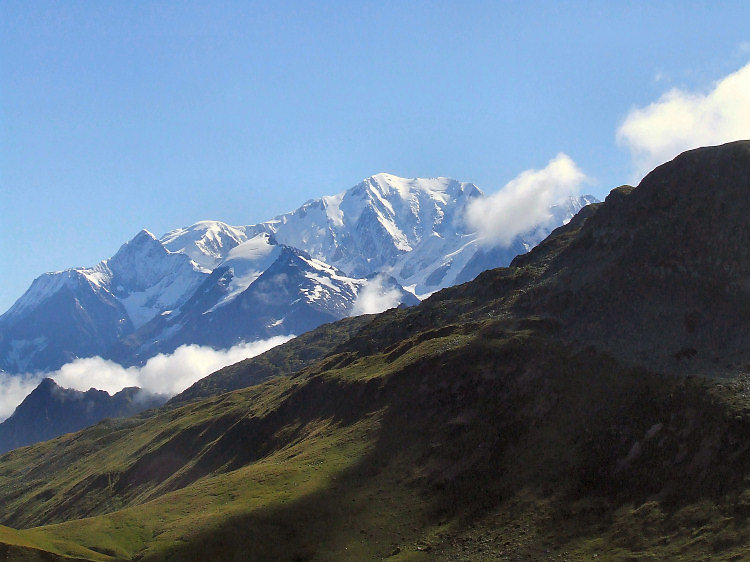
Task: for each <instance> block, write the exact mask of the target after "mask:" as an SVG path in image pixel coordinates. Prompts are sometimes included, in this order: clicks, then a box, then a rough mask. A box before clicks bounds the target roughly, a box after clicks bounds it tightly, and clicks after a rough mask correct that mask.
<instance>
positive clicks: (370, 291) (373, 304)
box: [352, 275, 401, 316]
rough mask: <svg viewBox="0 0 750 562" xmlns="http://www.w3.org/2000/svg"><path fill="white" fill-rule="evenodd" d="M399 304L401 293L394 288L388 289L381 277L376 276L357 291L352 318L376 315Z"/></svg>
mask: <svg viewBox="0 0 750 562" xmlns="http://www.w3.org/2000/svg"><path fill="white" fill-rule="evenodd" d="M400 302H401V292H400V291H399V290H398V289H397V288H396V287H388V286H387V285H386V284H385V279H384V277H383V276H382V275H376V276H375V277H373V278H372V279H371V280H370V282H369V283H367V285H365V286H364V287H362V289H361V290H360V291H359V294H358V295H357V300H355V301H354V306H353V307H352V316H359V315H360V314H377V313H379V312H383V311H384V310H388V309H389V308H393V307H394V306H398V305H399V303H400Z"/></svg>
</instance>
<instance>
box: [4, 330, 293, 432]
mask: <svg viewBox="0 0 750 562" xmlns="http://www.w3.org/2000/svg"><path fill="white" fill-rule="evenodd" d="M292 337H293V336H276V337H273V338H269V339H267V340H260V341H255V342H249V343H240V344H238V345H235V346H234V347H231V348H230V349H221V350H216V349H213V348H211V347H205V346H200V345H195V344H191V345H183V346H180V347H178V348H177V349H176V350H175V351H174V352H173V353H169V354H164V353H160V354H159V355H156V356H155V357H152V358H151V359H149V360H148V361H146V364H145V365H143V366H142V367H123V366H122V365H119V364H118V363H115V362H113V361H109V360H107V359H102V358H101V357H87V358H85V359H76V360H75V361H73V362H71V363H67V364H65V365H63V366H62V367H61V368H60V369H59V370H57V371H54V372H52V373H35V374H23V375H10V374H7V373H0V421H2V420H3V419H5V418H7V417H8V416H10V415H11V414H12V413H13V410H14V409H15V408H16V406H18V404H20V403H21V402H22V401H23V399H24V398H25V397H26V396H27V395H28V394H29V392H31V391H32V390H33V389H34V388H35V387H36V386H37V385H38V384H39V382H40V381H41V380H42V379H43V378H44V377H49V378H51V379H54V380H55V382H56V383H57V384H59V385H60V386H62V387H65V388H75V389H76V390H82V391H85V390H88V389H89V388H97V389H99V390H106V391H107V392H109V393H110V394H114V393H115V392H118V391H120V390H122V389H123V388H125V387H129V386H139V387H141V388H143V389H145V390H147V391H149V392H153V393H156V394H166V395H170V396H172V395H174V394H177V393H179V392H182V391H183V390H185V389H186V388H187V387H189V386H190V385H191V384H193V383H194V382H196V381H198V380H200V379H202V378H203V377H205V376H206V375H208V374H210V373H213V372H214V371H216V370H218V369H221V368H222V367H225V366H227V365H231V364H233V363H237V362H238V361H242V360H243V359H247V358H248V357H254V356H256V355H259V354H261V353H263V352H265V351H268V350H269V349H271V348H272V347H276V346H277V345H280V344H282V343H284V342H286V341H289V340H290V339H291V338H292Z"/></svg>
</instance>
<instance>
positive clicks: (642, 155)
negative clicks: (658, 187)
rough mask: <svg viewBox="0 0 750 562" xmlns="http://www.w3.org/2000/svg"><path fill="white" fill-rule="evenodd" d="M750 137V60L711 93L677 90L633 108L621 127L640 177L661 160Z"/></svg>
mask: <svg viewBox="0 0 750 562" xmlns="http://www.w3.org/2000/svg"><path fill="white" fill-rule="evenodd" d="M748 138H750V63H748V64H747V65H745V66H744V67H742V68H741V69H740V70H738V71H737V72H735V73H733V74H730V75H729V76H726V77H725V78H723V79H721V80H719V81H718V82H717V83H716V84H715V85H714V87H713V89H712V90H711V91H709V92H708V93H706V94H700V93H692V92H687V91H684V90H680V89H677V88H675V89H673V90H670V91H669V92H667V93H665V94H664V95H662V96H661V97H660V98H659V99H658V100H657V101H655V102H654V103H652V104H650V105H648V106H646V107H643V108H634V109H632V110H630V112H629V113H628V115H627V116H626V117H625V121H624V122H623V123H622V125H620V127H619V129H618V130H617V141H618V143H620V144H621V145H623V146H626V147H627V148H628V149H629V150H630V153H631V156H632V158H633V164H634V166H635V177H634V181H638V180H640V179H641V178H643V176H644V175H645V174H647V173H648V172H650V171H651V170H652V169H653V168H655V167H656V166H658V165H659V164H663V163H664V162H666V161H668V160H671V159H672V158H674V157H675V156H677V155H678V154H679V153H681V152H684V151H685V150H689V149H691V148H698V147H699V146H707V145H715V144H722V143H725V142H729V141H733V140H740V139H748Z"/></svg>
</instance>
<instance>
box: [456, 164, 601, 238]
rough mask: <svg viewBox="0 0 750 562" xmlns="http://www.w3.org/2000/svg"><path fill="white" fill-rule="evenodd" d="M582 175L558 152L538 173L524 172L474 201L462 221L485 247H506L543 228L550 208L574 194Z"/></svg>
mask: <svg viewBox="0 0 750 562" xmlns="http://www.w3.org/2000/svg"><path fill="white" fill-rule="evenodd" d="M586 180H587V178H586V175H585V174H584V173H583V172H582V171H581V170H580V169H579V168H578V166H577V165H576V163H575V162H574V161H573V160H572V159H571V158H570V156H568V155H567V154H564V153H562V152H561V153H560V154H558V155H557V156H555V157H554V158H553V159H552V160H550V161H549V163H548V164H547V166H546V167H544V168H542V169H541V170H526V171H525V172H522V173H520V174H519V175H518V176H516V177H515V178H514V179H513V180H511V181H510V182H508V183H507V184H506V185H505V186H504V187H503V188H502V189H500V191H498V192H496V193H494V194H492V195H489V196H487V197H485V198H477V199H475V200H474V201H473V202H472V203H471V204H470V205H469V207H468V208H467V211H466V217H465V220H466V221H467V223H468V224H469V226H470V227H472V228H474V229H475V230H476V231H477V233H478V234H479V236H480V238H481V239H482V241H483V242H484V243H485V244H487V245H489V246H508V245H510V243H511V242H512V241H513V239H514V238H515V237H516V236H518V235H520V234H524V233H527V232H529V231H530V230H533V229H536V228H538V227H540V226H545V225H547V224H549V223H550V221H551V220H552V219H553V216H552V214H551V212H550V207H552V206H553V205H557V204H560V203H562V202H563V201H565V200H566V199H567V198H568V197H570V196H573V195H577V194H578V193H579V192H580V188H581V185H582V184H583V183H584V182H585V181H586Z"/></svg>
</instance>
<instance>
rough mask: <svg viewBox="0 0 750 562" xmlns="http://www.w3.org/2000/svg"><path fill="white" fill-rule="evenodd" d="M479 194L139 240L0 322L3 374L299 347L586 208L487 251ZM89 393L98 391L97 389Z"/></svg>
mask: <svg viewBox="0 0 750 562" xmlns="http://www.w3.org/2000/svg"><path fill="white" fill-rule="evenodd" d="M483 197H484V195H483V193H482V192H481V191H480V190H479V188H477V187H476V186H475V185H473V184H470V183H464V182H459V181H455V180H452V179H448V178H434V179H419V178H418V179H404V178H399V177H396V176H393V175H389V174H378V175H375V176H372V177H370V178H367V179H366V180H364V181H363V182H361V183H360V184H358V185H356V186H355V187H353V188H351V189H349V190H348V191H345V192H343V193H340V194H339V195H335V196H326V197H322V198H320V199H317V200H312V201H309V202H307V203H305V204H304V205H302V206H301V207H300V208H299V209H297V210H295V211H293V212H291V213H287V214H285V215H280V216H278V217H276V218H274V219H272V220H269V221H266V222H263V223H259V224H255V225H249V226H239V227H233V226H229V225H227V224H224V223H222V222H218V221H204V222H199V223H196V224H194V225H192V226H190V227H187V228H180V229H176V230H173V231H171V232H168V233H167V234H165V235H164V236H163V237H161V238H160V239H157V238H156V237H155V236H154V235H152V234H151V233H150V232H148V231H146V230H143V231H141V232H139V233H138V234H137V235H136V236H135V237H134V238H133V239H132V240H130V241H129V242H127V243H126V244H124V245H123V246H122V247H121V248H120V249H119V250H118V252H117V253H116V254H115V255H114V256H112V257H111V258H109V259H107V260H104V261H102V262H100V263H99V264H97V265H95V266H94V267H90V268H75V269H69V270H65V271H61V272H55V273H47V274H44V275H42V276H40V277H38V278H37V279H36V280H35V281H34V282H33V283H32V285H31V287H30V288H29V289H28V290H27V291H26V293H25V294H24V295H23V296H21V297H20V298H19V299H18V300H17V301H16V303H15V304H14V305H13V306H12V307H11V308H10V309H9V310H8V311H7V312H6V313H5V314H3V315H2V316H0V369H2V370H5V371H6V372H9V373H23V372H35V371H43V372H50V371H53V370H55V369H58V368H59V367H60V366H62V365H63V364H65V363H68V362H70V361H72V360H74V359H76V358H79V357H91V356H101V357H104V358H108V359H113V360H115V361H117V362H119V363H120V364H123V365H133V364H139V363H143V362H144V361H145V360H147V359H148V358H149V357H152V356H154V355H156V354H158V353H168V352H172V351H174V350H175V349H176V348H177V347H179V346H180V345H183V344H192V343H195V344H201V345H210V346H212V347H214V348H227V347H231V346H232V345H234V344H236V343H238V342H240V341H247V340H255V339H263V338H268V337H271V336H275V335H288V334H301V333H304V332H305V331H307V330H310V329H312V328H314V327H316V326H318V325H320V324H322V323H325V322H330V321H334V320H338V319H340V318H343V317H345V316H348V315H351V314H353V313H362V312H373V310H370V308H371V307H368V306H366V302H367V298H366V297H370V298H371V299H372V298H375V299H376V300H378V302H379V303H381V306H384V307H388V306H396V305H398V304H405V305H411V304H416V303H417V302H419V299H421V298H424V297H425V296H428V295H429V294H431V293H432V292H434V291H436V290H439V289H442V288H444V287H447V286H450V285H452V284H454V283H456V282H461V281H465V280H469V279H470V278H473V277H474V276H475V275H476V274H477V273H479V272H480V271H482V270H484V269H487V268H490V267H497V266H501V265H507V263H508V262H509V261H510V259H512V257H513V256H515V255H516V254H517V253H520V252H524V251H528V249H530V248H531V247H533V245H535V244H536V243H538V242H539V240H541V238H543V236H544V235H546V234H547V233H548V232H549V230H550V229H551V228H553V227H554V226H557V225H559V224H562V223H563V222H565V221H567V220H569V219H570V218H571V217H572V216H573V215H574V214H575V213H576V212H577V211H578V210H579V209H580V208H581V207H582V206H584V205H586V204H588V203H590V202H593V201H594V199H593V198H592V197H591V196H585V197H578V198H572V197H571V198H569V199H568V200H567V201H565V203H564V204H561V205H557V206H555V207H553V208H551V209H550V220H549V221H548V222H547V223H545V224H542V225H537V226H536V227H534V228H533V229H532V230H531V231H530V232H528V233H526V234H523V235H519V236H517V237H516V238H515V239H514V240H513V241H512V243H511V245H510V246H509V247H504V248H499V249H498V248H494V249H493V248H491V247H489V246H488V245H487V241H486V240H482V239H481V238H480V236H479V235H478V234H477V232H476V231H474V230H473V229H472V228H470V227H469V226H468V224H467V223H466V221H465V219H464V217H465V214H466V209H467V206H468V205H470V204H471V203H472V201H476V200H477V199H481V198H483ZM92 384H93V385H95V381H92Z"/></svg>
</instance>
